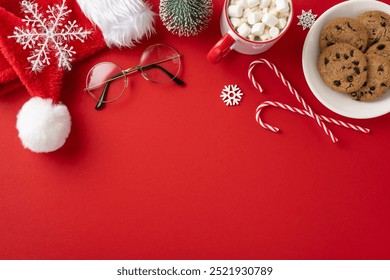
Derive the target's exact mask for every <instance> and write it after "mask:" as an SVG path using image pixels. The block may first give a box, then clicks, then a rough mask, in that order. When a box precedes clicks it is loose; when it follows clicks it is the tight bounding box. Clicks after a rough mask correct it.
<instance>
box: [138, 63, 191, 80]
mask: <svg viewBox="0 0 390 280" xmlns="http://www.w3.org/2000/svg"><path fill="white" fill-rule="evenodd" d="M151 68H158V69H160V70H161V71H163V72H164V73H165V74H167V75H168V77H169V78H171V79H172V80H173V81H174V82H175V83H176V84H177V85H179V86H184V85H185V83H184V81H183V80H181V79H179V78H178V77H176V76H175V75H173V74H172V73H171V72H169V71H168V70H167V69H165V68H164V67H162V66H160V65H158V64H154V63H153V64H149V65H146V66H141V67H140V69H139V71H141V70H148V69H151Z"/></svg>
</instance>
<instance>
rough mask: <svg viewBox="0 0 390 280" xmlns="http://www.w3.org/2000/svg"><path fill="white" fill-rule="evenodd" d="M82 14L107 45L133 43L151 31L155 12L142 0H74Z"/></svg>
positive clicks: (148, 34) (152, 30) (119, 45)
mask: <svg viewBox="0 0 390 280" xmlns="http://www.w3.org/2000/svg"><path fill="white" fill-rule="evenodd" d="M77 2H78V4H79V6H80V8H81V10H82V11H83V12H84V14H85V15H86V16H87V17H88V18H89V19H90V20H91V21H92V22H93V23H95V24H96V25H97V26H98V27H99V28H100V30H101V31H102V33H103V36H104V40H105V41H106V44H107V46H109V47H112V46H116V47H133V46H134V44H135V43H138V42H139V41H140V40H141V39H142V38H143V37H144V36H146V37H149V36H150V35H151V34H152V33H153V32H154V27H153V25H154V16H155V13H154V12H152V10H151V8H150V6H149V5H148V4H146V3H145V2H143V1H142V0H130V1H129V0H99V1H90V0H77Z"/></svg>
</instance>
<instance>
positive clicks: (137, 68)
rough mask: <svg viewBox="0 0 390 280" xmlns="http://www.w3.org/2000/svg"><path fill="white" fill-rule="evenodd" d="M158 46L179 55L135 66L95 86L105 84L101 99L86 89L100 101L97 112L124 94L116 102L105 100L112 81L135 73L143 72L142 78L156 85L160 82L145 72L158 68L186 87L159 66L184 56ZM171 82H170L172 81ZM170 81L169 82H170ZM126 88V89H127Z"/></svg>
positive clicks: (180, 84) (86, 89)
mask: <svg viewBox="0 0 390 280" xmlns="http://www.w3.org/2000/svg"><path fill="white" fill-rule="evenodd" d="M156 45H163V46H167V47H169V48H171V49H172V50H174V51H175V52H176V53H177V55H175V56H172V57H168V58H165V59H162V60H159V61H156V62H153V63H150V64H148V65H137V66H134V67H130V68H128V69H126V70H123V71H122V72H120V73H118V74H114V75H112V76H111V77H110V78H109V79H108V80H107V81H104V82H102V83H101V84H97V85H95V87H96V86H100V85H102V84H105V86H104V88H103V91H102V93H101V95H100V97H99V98H98V99H96V98H95V96H94V95H93V94H92V93H91V92H90V91H89V90H90V89H91V88H88V87H86V88H85V89H84V91H88V93H89V94H90V95H91V96H92V97H93V98H94V99H96V100H97V101H98V103H97V104H96V106H95V109H96V110H101V109H102V108H103V107H104V104H105V103H110V102H113V101H116V100H117V99H119V98H120V97H121V96H122V93H123V92H122V93H121V94H120V95H119V96H118V97H117V98H116V99H114V100H112V101H108V102H107V101H105V98H106V96H107V92H108V89H109V87H110V84H111V82H112V81H115V80H116V79H119V78H121V77H125V78H126V76H127V75H129V74H133V73H136V72H142V76H143V77H144V78H145V79H146V80H148V81H151V82H154V83H158V82H156V81H154V80H151V79H149V78H148V77H147V76H146V75H144V72H143V70H148V69H151V68H157V69H159V70H161V71H162V72H163V73H164V74H166V75H167V76H168V77H169V78H170V79H171V80H172V81H174V82H175V83H176V84H177V85H179V86H184V85H185V83H184V81H182V80H181V79H180V78H178V77H177V76H176V75H174V74H172V73H171V72H169V71H168V70H167V69H165V68H164V67H162V66H161V65H159V64H161V63H164V62H167V61H170V60H174V59H177V58H179V59H180V58H181V57H182V55H181V54H179V53H178V52H177V51H176V50H175V49H174V48H172V47H170V46H168V45H164V44H156ZM156 45H152V46H150V47H149V48H151V47H154V46H156ZM149 48H147V49H146V50H145V51H147V50H148V49H149ZM101 63H105V62H101ZM101 63H98V64H96V65H95V66H94V67H96V66H97V65H99V64H101ZM110 63H112V62H110ZM113 64H115V63H113ZM118 68H120V67H119V66H118ZM92 69H93V68H92ZM90 71H91V70H90ZM179 72H180V68H179V71H178V73H179ZM88 76H89V74H88V75H87V79H88ZM171 80H169V81H171ZM169 81H168V82H169ZM126 87H127V79H125V88H126ZM125 88H124V89H125ZM124 89H123V91H124Z"/></svg>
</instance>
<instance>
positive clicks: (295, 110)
mask: <svg viewBox="0 0 390 280" xmlns="http://www.w3.org/2000/svg"><path fill="white" fill-rule="evenodd" d="M258 64H266V65H268V67H269V68H271V69H272V70H273V71H274V72H275V74H276V76H277V77H278V78H280V79H281V80H282V82H283V84H284V85H285V86H286V87H288V89H289V90H290V92H291V93H292V94H293V95H294V96H295V98H296V99H297V100H298V102H299V103H301V104H302V106H303V108H304V110H302V109H299V108H296V107H291V106H290V105H287V104H283V103H280V102H272V101H266V102H264V103H262V104H260V106H258V107H257V109H256V120H257V122H258V123H259V124H260V125H261V126H262V127H263V128H265V129H268V130H271V131H272V132H278V131H279V128H277V127H275V126H271V125H269V124H267V123H265V122H263V121H262V119H261V117H260V112H261V111H262V109H263V108H265V107H268V106H274V107H279V108H282V109H285V110H288V111H290V112H293V113H298V114H301V115H304V116H308V117H311V118H312V119H314V120H316V122H317V124H318V125H319V126H320V127H321V128H322V129H323V130H324V132H325V133H326V135H328V136H329V137H330V138H331V140H332V142H333V143H336V142H337V141H338V139H337V138H336V137H335V136H334V135H333V133H332V132H331V131H330V130H329V129H328V128H327V126H326V125H325V124H324V121H325V122H328V123H333V124H336V125H339V126H342V127H345V128H350V129H353V130H356V131H360V132H363V133H369V132H370V130H369V129H368V128H362V127H360V126H358V125H354V124H350V123H345V122H343V121H340V120H336V119H333V118H329V117H326V116H323V115H318V114H316V113H314V111H313V110H312V109H311V107H310V106H309V105H308V104H307V103H306V102H305V100H304V99H303V98H302V97H301V96H300V95H299V94H298V92H297V91H296V90H295V89H294V88H293V87H292V86H291V84H290V83H289V82H288V81H287V80H286V79H285V78H284V76H283V74H282V73H281V72H280V71H279V70H278V69H277V68H276V66H275V65H274V64H272V63H270V62H269V61H267V60H266V59H260V60H257V61H253V62H252V63H251V64H250V65H249V70H248V78H249V79H250V80H251V81H252V84H253V86H254V87H255V88H256V89H257V90H259V92H263V88H262V87H261V85H260V84H259V83H258V82H257V81H256V78H255V77H254V75H253V69H254V68H255V66H256V65H258Z"/></svg>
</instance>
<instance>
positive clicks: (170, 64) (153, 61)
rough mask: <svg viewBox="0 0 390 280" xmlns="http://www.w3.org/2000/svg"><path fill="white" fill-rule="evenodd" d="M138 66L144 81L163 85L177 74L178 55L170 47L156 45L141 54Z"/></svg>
mask: <svg viewBox="0 0 390 280" xmlns="http://www.w3.org/2000/svg"><path fill="white" fill-rule="evenodd" d="M140 66H141V70H142V75H143V76H144V78H145V79H147V80H149V81H152V82H155V83H158V84H164V83H167V82H170V81H172V80H173V79H174V78H175V77H176V76H177V75H178V74H179V72H180V68H181V61H180V55H179V53H178V52H177V51H176V50H175V49H174V48H172V47H170V46H167V45H163V44H156V45H153V46H150V47H149V48H147V49H146V50H145V51H144V52H143V53H142V56H141V60H140Z"/></svg>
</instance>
